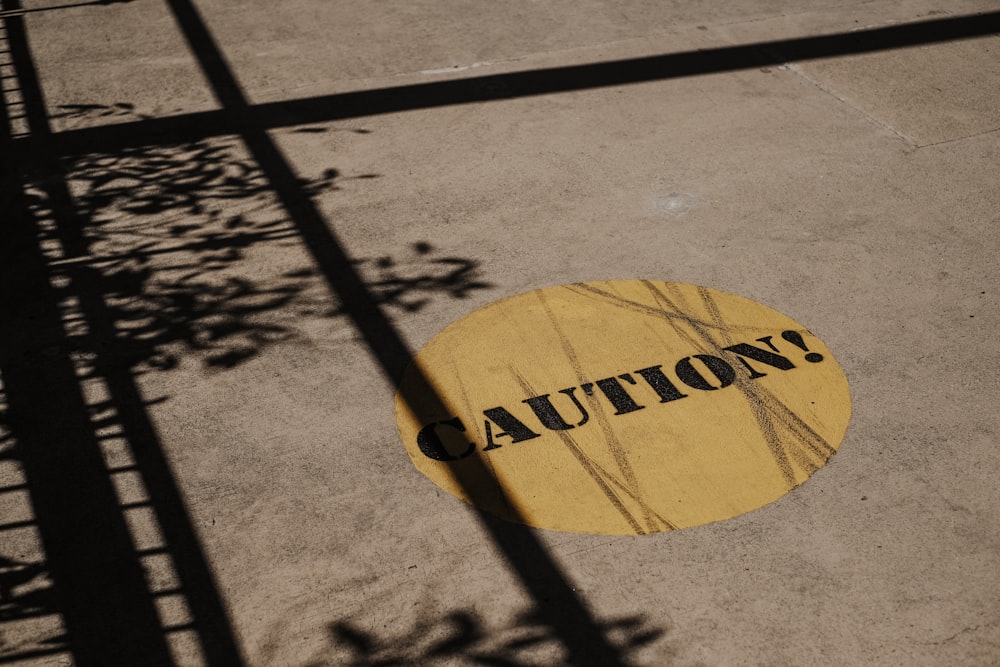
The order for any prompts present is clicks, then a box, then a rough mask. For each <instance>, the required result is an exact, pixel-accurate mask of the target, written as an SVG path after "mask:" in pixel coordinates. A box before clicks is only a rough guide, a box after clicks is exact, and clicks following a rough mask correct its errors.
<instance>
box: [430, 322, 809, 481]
mask: <svg viewBox="0 0 1000 667" xmlns="http://www.w3.org/2000/svg"><path fill="white" fill-rule="evenodd" d="M772 338H773V336H764V337H763V338H758V339H757V340H756V342H758V343H761V344H763V346H764V347H758V346H755V345H751V344H748V343H738V344H736V345H730V346H728V347H724V348H722V350H724V351H727V352H730V353H732V358H733V359H735V360H736V361H738V362H739V363H740V364H741V365H742V368H743V369H745V370H746V371H747V372H748V373H749V376H748V379H750V380H756V379H758V378H762V377H765V376H766V375H767V373H765V372H764V371H763V370H761V369H762V368H765V367H766V368H772V369H778V370H781V371H788V370H791V369H793V368H795V364H794V363H792V361H791V360H790V359H789V358H788V357H787V356H783V355H782V354H781V351H780V350H779V349H778V348H777V347H776V346H775V345H774V343H773V342H772ZM781 338H782V339H784V340H785V341H787V342H789V343H791V344H793V345H795V346H796V347H797V348H799V349H800V350H802V351H804V352H806V355H805V357H804V359H805V361H807V362H808V363H812V364H815V363H819V362H821V361H823V355H821V354H818V353H816V352H810V351H809V348H808V347H807V346H806V344H805V341H804V340H803V339H802V336H801V335H800V334H799V333H798V332H797V331H783V332H782V333H781ZM696 361H697V363H695V362H696ZM673 372H674V376H675V377H676V381H675V380H674V379H673V378H671V377H669V376H668V375H667V374H666V373H665V372H664V370H663V365H662V364H661V365H657V366H649V367H647V368H640V369H638V370H635V371H632V372H630V373H622V374H620V375H615V376H612V377H607V378H603V379H601V380H596V381H594V382H585V383H583V384H581V385H579V386H573V387H567V388H566V389H560V390H559V391H558V392H556V394H560V395H562V396H563V397H564V398H554V397H553V396H552V394H541V395H539V396H532V397H531V398H526V399H524V400H523V401H521V403H523V404H524V405H525V406H527V408H528V409H530V413H531V415H532V417H533V418H531V417H528V418H526V419H521V418H519V417H518V416H515V414H514V412H512V411H511V410H508V409H507V408H505V407H502V406H497V407H493V408H488V409H486V410H483V411H482V413H483V431H484V432H485V434H486V445H485V446H484V447H483V449H482V451H484V452H489V451H493V450H496V449H500V448H501V447H502V446H504V445H508V444H513V443H517V442H524V441H525V440H532V439H534V438H539V437H541V436H542V433H540V432H539V431H543V432H544V431H566V430H569V429H574V428H580V427H582V426H585V425H586V424H587V423H588V422H589V421H590V413H589V412H588V411H587V408H586V407H584V405H583V402H581V400H580V397H579V396H578V394H577V390H578V389H579V390H580V391H582V392H583V394H584V395H585V396H588V397H593V396H598V397H601V398H602V400H603V401H607V404H608V405H609V406H610V408H612V409H614V412H613V413H612V414H613V415H615V416H620V415H627V414H629V413H632V412H636V411H638V410H644V409H646V408H647V407H648V405H647V404H648V403H650V401H652V400H655V399H659V403H671V402H673V401H679V400H681V399H683V398H687V397H688V396H689V394H686V393H684V391H686V390H687V389H688V388H690V389H695V390H698V391H718V390H720V389H725V388H726V387H728V386H730V385H732V384H733V383H734V382H735V381H736V378H737V371H736V369H735V368H734V367H733V365H732V364H731V363H730V362H729V361H727V360H726V359H723V358H722V357H719V356H714V355H709V354H695V355H690V356H687V357H684V358H683V359H681V360H680V361H678V362H677V363H676V364H674V368H673ZM678 385H680V387H679V386H678ZM640 401H642V403H640ZM557 402H558V403H559V405H560V406H561V407H559V408H557V407H556V403H557ZM516 411H518V413H519V414H520V415H522V416H526V415H528V413H529V410H527V409H524V408H518V409H516ZM465 432H466V428H465V424H463V423H462V421H461V419H459V418H458V417H452V418H450V419H446V420H443V421H437V422H432V423H429V424H426V425H423V426H422V427H421V429H420V431H419V432H418V433H417V446H418V447H419V448H420V451H421V452H422V453H423V454H424V456H427V457H428V458H431V459H434V460H436V461H456V460H458V459H463V458H465V457H467V456H471V455H472V454H473V452H474V451H475V450H476V445H475V444H474V443H471V442H465V443H464V444H461V445H460V446H457V447H456V446H454V444H453V443H454V442H455V441H456V440H462V439H463V438H461V437H460V436H458V437H456V436H457V434H458V433H465ZM445 440H448V441H449V443H452V444H450V445H449V446H446V445H445ZM462 449H464V451H460V452H458V453H454V452H455V451H456V450H462Z"/></svg>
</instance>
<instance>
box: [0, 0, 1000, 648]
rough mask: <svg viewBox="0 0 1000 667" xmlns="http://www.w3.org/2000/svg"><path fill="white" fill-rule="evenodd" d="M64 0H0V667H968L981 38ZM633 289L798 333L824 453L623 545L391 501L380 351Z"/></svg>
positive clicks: (965, 11)
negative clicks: (726, 515) (832, 411)
mask: <svg viewBox="0 0 1000 667" xmlns="http://www.w3.org/2000/svg"><path fill="white" fill-rule="evenodd" d="M22 4H23V6H22ZM65 4H67V3H62V2H60V1H59V0H47V1H45V2H41V1H36V0H22V2H21V3H19V2H18V1H17V0H13V1H12V0H0V6H2V11H0V24H2V26H3V29H4V32H3V34H2V35H0V37H3V39H4V40H5V41H4V43H3V46H2V48H0V51H4V53H3V54H0V58H3V60H0V62H2V63H3V64H2V66H0V73H2V75H3V76H4V77H7V78H5V79H4V90H5V92H4V105H3V107H4V113H3V116H4V117H3V118H0V121H4V122H3V123H0V124H2V125H3V126H4V127H5V133H6V136H5V137H4V138H3V142H2V143H0V156H2V158H0V160H2V164H0V167H2V168H3V169H4V172H3V173H0V177H2V179H3V188H4V190H3V192H2V193H0V194H2V196H0V206H2V207H3V208H0V221H2V222H0V238H6V239H7V242H5V243H0V285H2V287H0V296H2V300H0V381H2V385H0V389H2V393H0V397H2V402H0V409H2V412H0V457H2V458H0V523H2V524H3V525H0V530H2V532H0V605H2V606H0V664H3V663H14V664H38V665H46V664H80V665H89V664H136V665H139V664H178V665H197V664H219V665H223V664H249V665H387V664H403V665H410V664H414V665H536V664H537V665H551V664H564V663H570V664H595V665H613V664H629V665H814V664H815V665H907V666H910V665H988V664H996V663H998V662H1000V620H998V618H1000V574H998V569H997V561H998V556H997V554H998V553H1000V519H998V518H997V512H996V504H997V501H996V498H997V492H996V481H995V480H996V476H997V473H998V471H1000V453H998V449H997V447H996V444H997V439H998V435H1000V417H998V415H997V410H996V405H997V402H998V397H1000V383H998V380H997V376H996V374H995V372H993V371H994V369H995V368H996V367H997V365H998V362H1000V353H998V352H997V350H996V348H995V346H993V345H991V344H990V343H989V341H990V340H991V336H992V335H993V333H994V331H995V330H996V329H997V327H998V326H1000V310H998V308H997V304H998V299H997V295H998V291H1000V272H998V269H997V261H996V257H997V254H998V252H1000V232H998V224H1000V185H998V184H1000V131H998V130H1000V94H998V92H997V91H1000V35H998V25H1000V23H998V17H997V11H998V10H1000V7H998V5H997V3H994V2H986V1H973V0H968V1H966V0H959V1H957V2H952V3H947V5H944V4H941V3H934V2H931V1H930V0H904V1H902V2H887V1H883V0H873V1H869V2H833V3H831V2H812V1H811V2H783V1H779V0H773V1H767V2H765V1H764V0H755V1H752V2H744V3H723V4H724V5H725V6H722V7H718V6H707V5H704V4H703V3H684V2H667V3H662V2H655V3H654V2H642V1H639V0H630V1H626V2H615V3H605V2H583V3H581V2H574V3H570V2H565V1H562V0H560V1H558V2H544V3H543V2H512V3H495V4H488V3H468V2H457V1H448V2H424V1H422V0H421V1H420V2H412V1H411V2H398V3H396V2H393V3H372V4H371V5H362V4H347V3H339V2H322V1H320V0H289V1H287V2H282V3H273V2H272V3H264V2H260V1H258V0H244V1H243V2H238V3H234V2H223V1H222V0H197V1H196V2H195V4H191V2H190V1H189V0H164V1H163V2H160V1H153V0H135V1H124V2H115V3H112V4H107V5H104V4H101V3H83V4H82V5H79V6H64V5H65ZM977 13H982V14H983V16H981V17H979V18H977V19H975V20H971V21H962V20H961V19H962V17H968V16H973V15H976V14H977ZM922 22H931V23H929V27H926V28H921V29H919V30H918V29H912V28H908V27H907V26H909V25H910V24H917V23H922ZM823 36H827V37H824V38H823V39H811V38H817V37H823ZM829 36H837V37H829ZM742 47H746V48H742ZM676 54H680V55H676ZM661 56H662V57H661ZM587 65H595V67H593V68H586V67H582V68H577V67H576V66H587ZM519 73H524V74H519ZM7 127H9V128H10V129H9V131H7V129H6V128H7ZM630 278H649V279H655V280H666V281H674V282H680V283H690V284H695V285H704V286H708V287H712V288H715V289H718V290H723V291H726V292H731V293H735V294H739V295H742V296H745V297H748V298H750V299H753V300H754V301H757V302H760V303H763V304H766V305H768V306H770V307H771V308H774V309H776V310H778V311H780V312H782V313H785V314H787V315H789V316H791V317H792V318H794V319H795V320H796V321H798V322H800V323H802V324H803V325H805V326H806V327H808V328H809V330H811V331H812V332H813V333H814V334H815V335H816V336H817V337H819V338H821V339H822V340H823V341H824V342H825V343H826V344H827V345H828V346H829V348H830V350H831V351H832V352H833V354H835V355H836V357H837V360H838V361H839V363H840V364H841V366H842V367H843V369H844V371H845V373H846V375H847V378H848V380H849V382H850V387H851V394H852V400H853V417H852V421H851V425H850V427H849V428H848V431H847V436H846V438H845V439H844V441H843V443H842V444H841V447H840V451H839V453H838V454H837V455H836V456H834V457H833V458H832V459H831V460H830V461H829V463H828V464H827V465H826V466H825V467H823V468H822V469H820V470H819V471H818V472H817V473H816V474H815V475H814V476H813V477H812V479H810V480H809V481H808V482H807V483H806V484H804V485H803V486H801V487H799V488H797V489H795V490H793V491H792V492H790V493H789V494H787V495H785V496H784V497H782V498H781V499H780V500H778V501H776V502H774V503H772V504H770V505H767V506H765V507H763V508H761V509H759V510H756V511H753V512H750V513H747V514H744V515H742V516H738V517H736V518H733V519H729V520H726V521H721V522H718V523H713V524H709V525H704V526H700V527H696V528H688V529H684V530H679V531H672V532H662V533H656V534H653V535H641V536H634V537H608V536H602V535H589V534H575V533H562V532H555V531H548V530H542V529H534V528H527V527H522V526H516V525H513V524H506V523H504V522H501V521H498V520H495V519H489V518H487V517H486V516H485V515H482V514H480V513H478V512H477V511H475V510H474V509H473V508H471V507H469V506H468V505H465V504H463V503H462V502H460V501H459V500H457V499H455V498H453V497H452V496H450V495H448V494H447V493H444V492H442V491H441V489H439V488H438V487H437V486H435V485H434V483H432V482H431V481H430V480H428V479H427V478H426V477H424V476H423V475H422V474H421V473H419V472H418V471H417V470H416V469H415V468H414V466H413V464H412V463H411V461H410V459H409V456H408V455H407V453H406V450H405V449H404V447H403V444H402V443H401V442H400V437H399V434H398V432H397V428H396V422H395V418H394V414H393V402H394V395H395V392H396V382H397V381H398V379H399V377H400V374H401V373H402V371H403V368H404V366H405V364H406V362H407V360H408V358H409V355H410V354H414V353H416V352H417V351H418V350H419V349H420V348H421V347H423V346H424V345H425V344H426V343H427V342H428V341H429V340H430V339H431V338H432V337H433V336H434V335H435V334H436V333H438V332H439V331H441V330H442V329H443V328H444V327H445V326H447V325H448V324H450V323H452V322H454V321H456V320H458V319H459V318H461V317H463V316H465V315H467V314H469V313H471V312H473V311H475V310H476V309H478V308H481V307H483V306H484V305H486V304H488V303H491V302H493V301H496V300H498V299H501V298H504V297H509V296H512V295H516V294H520V293H522V292H525V291H528V290H532V289H536V288H540V287H546V286H553V285H561V284H567V283H575V282H585V281H595V280H611V279H630Z"/></svg>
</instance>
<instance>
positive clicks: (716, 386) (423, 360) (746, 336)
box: [396, 280, 851, 534]
mask: <svg viewBox="0 0 1000 667" xmlns="http://www.w3.org/2000/svg"><path fill="white" fill-rule="evenodd" d="M850 414H851V400H850V392H849V390H848V385H847V379H846V378H845V376H844V372H843V370H842V369H841V368H840V366H839V365H838V364H837V362H836V361H835V360H834V358H833V355H832V354H831V353H830V351H829V350H828V349H827V348H826V346H825V345H824V344H823V342H822V341H821V340H819V339H818V338H816V337H815V336H813V335H812V334H811V333H810V332H809V331H808V330H807V329H805V328H804V327H803V326H802V325H800V324H798V323H797V322H795V321H794V320H792V319H790V318H789V317H787V316H785V315H782V314H781V313H778V312H776V311H774V310H772V309H771V308H768V307H767V306H763V305H761V304H759V303H756V302H754V301H751V300H749V299H746V298H743V297H740V296H736V295H733V294H727V293H724V292H719V291H716V290H712V289H708V288H705V287H697V286H694V285H683V284H677V283H664V282H655V281H641V280H629V281H613V282H594V283H580V284H574V285H564V286H561V287H552V288H546V289H540V290H535V291H533V292H528V293H526V294H521V295H519V296H515V297H512V298H509V299H505V300H503V301H499V302H497V303H494V304H491V305H489V306H486V307H485V308H482V309H480V310H478V311H476V312H474V313H472V314H470V315H468V316H466V317H464V318H462V319H461V320H459V321H458V322H456V323H454V324H452V325H451V326H449V327H448V328H447V329H445V330H444V331H442V332H441V333H440V334H438V335H437V336H436V337H435V338H434V339H433V340H432V341H431V342H430V343H429V344H428V345H427V346H426V347H425V348H424V349H423V350H421V351H420V353H419V354H418V355H417V356H416V357H415V359H414V360H413V362H412V363H411V365H410V367H409V368H408V369H407V371H406V373H405V375H404V377H403V379H402V382H401V384H400V389H399V393H398V394H397V397H396V420H397V423H398V425H399V431H400V435H401V436H402V439H403V442H404V444H405V446H406V448H407V451H408V452H409V454H410V457H411V458H412V459H413V462H414V464H415V465H416V466H417V468H418V469H419V470H420V471H421V472H423V473H424V474H425V475H427V476H428V477H430V478H431V479H432V480H433V481H434V482H435V483H436V484H437V485H438V486H440V487H441V488H443V489H445V490H446V491H448V492H449V493H451V494H454V495H455V496H458V497H459V498H461V499H463V500H465V501H467V502H470V503H472V504H473V505H475V506H476V507H479V508H480V509H482V510H485V511H487V512H490V513H492V514H495V515H497V516H500V517H502V518H505V519H509V520H512V521H518V522H522V523H526V524H529V525H532V526H538V527H543V528H551V529H555V530H565V531H574V532H582V533H601V534H647V533H653V532H659V531H665V530H673V529H677V528H685V527H689V526H697V525H701V524H705V523H709V522H712V521H718V520H721V519H726V518H730V517H733V516H736V515H738V514H742V513H744V512H748V511H750V510H753V509H756V508H758V507H761V506H762V505H765V504H767V503H770V502H772V501H774V500H775V499H777V498H779V497H781V496H782V495H784V494H785V493H787V492H788V491H789V490H791V489H793V488H795V487H796V486H798V485H799V484H802V483H803V482H804V481H805V480H807V479H808V478H809V476H810V475H812V474H813V473H814V472H816V471H817V470H818V469H819V468H820V467H821V466H823V464H825V463H826V461H827V460H828V459H829V458H830V457H831V456H832V455H833V454H834V453H835V452H836V450H837V447H838V446H839V444H840V441H841V439H842V438H843V435H844V432H845V431H846V429H847V424H848V421H849V420H850Z"/></svg>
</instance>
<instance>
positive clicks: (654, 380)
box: [636, 366, 687, 403]
mask: <svg viewBox="0 0 1000 667" xmlns="http://www.w3.org/2000/svg"><path fill="white" fill-rule="evenodd" d="M660 368H661V366H650V367H649V368H643V369H640V370H637V371H636V373H638V374H639V375H641V376H642V379H643V380H645V381H646V382H648V383H649V386H650V387H652V388H653V391H655V392H656V395H657V396H659V397H660V403H667V402H669V401H676V400H677V399H678V398H685V397H686V396H687V394H682V393H681V392H680V390H679V389H677V387H675V386H674V383H673V382H671V381H670V379H669V378H668V377H667V376H666V375H664V374H663V371H661V370H660Z"/></svg>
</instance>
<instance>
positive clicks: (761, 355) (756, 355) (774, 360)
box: [722, 336, 795, 380]
mask: <svg viewBox="0 0 1000 667" xmlns="http://www.w3.org/2000/svg"><path fill="white" fill-rule="evenodd" d="M770 338H771V337H770V336H767V339H768V340H764V339H760V341H761V342H762V343H764V344H765V345H770ZM722 349H723V350H729V351H730V352H732V353H734V354H738V355H740V356H739V357H737V359H739V360H740V361H741V362H742V363H743V365H744V366H746V369H747V370H748V371H750V379H751V380H756V379H757V378H762V377H765V376H766V375H767V373H761V372H760V371H758V370H757V369H755V368H754V367H753V366H751V365H750V364H748V363H747V362H746V360H745V359H743V357H746V358H747V359H753V360H754V361H759V362H760V363H762V364H767V365H768V366H773V367H774V368H778V369H780V370H783V371H787V370H789V369H792V368H795V364H793V363H792V362H791V361H789V360H788V359H787V358H786V357H783V356H781V355H780V354H775V353H774V352H769V351H767V350H762V349H760V348H759V347H754V346H753V345H748V344H747V343H739V344H737V345H730V346H729V347H724V348H722Z"/></svg>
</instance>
